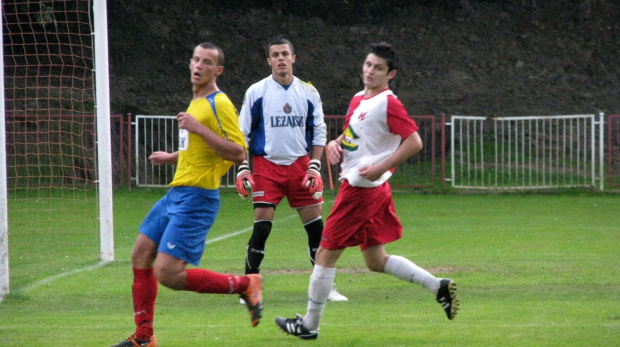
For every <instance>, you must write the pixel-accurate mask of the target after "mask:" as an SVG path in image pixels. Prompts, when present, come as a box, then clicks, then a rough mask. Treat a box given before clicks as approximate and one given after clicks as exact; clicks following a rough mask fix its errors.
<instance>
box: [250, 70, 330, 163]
mask: <svg viewBox="0 0 620 347" xmlns="http://www.w3.org/2000/svg"><path fill="white" fill-rule="evenodd" d="M239 126H240V127H241V131H242V132H243V134H244V135H245V140H246V141H247V143H248V147H249V150H250V153H251V154H252V155H257V156H262V157H264V158H265V159H267V160H269V161H271V162H273V163H275V164H278V165H290V164H291V163H293V162H294V161H295V160H296V159H297V158H299V157H302V156H304V155H307V154H308V152H309V151H310V148H311V147H312V146H325V141H326V131H325V122H324V120H323V106H322V105H321V97H320V96H319V92H318V91H317V90H316V88H314V87H313V86H312V85H311V84H309V83H306V82H303V81H302V80H300V79H298V78H297V77H295V76H293V82H292V83H291V84H290V85H289V86H282V85H281V84H279V83H278V82H276V81H275V80H274V79H273V77H272V76H271V75H270V76H268V77H267V78H264V79H263V80H261V81H259V82H257V83H255V84H253V85H252V86H250V88H248V90H247V91H246V93H245V97H244V98H243V106H242V107H241V113H240V115H239Z"/></svg>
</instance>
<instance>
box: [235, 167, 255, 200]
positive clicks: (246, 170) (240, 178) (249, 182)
mask: <svg viewBox="0 0 620 347" xmlns="http://www.w3.org/2000/svg"><path fill="white" fill-rule="evenodd" d="M236 184H237V194H239V196H240V197H241V199H243V200H245V199H247V198H248V196H250V192H248V190H250V189H252V187H253V186H254V178H253V177H252V173H251V172H250V166H249V165H248V161H247V160H244V161H243V163H242V164H241V165H239V168H238V169H237V182H236Z"/></svg>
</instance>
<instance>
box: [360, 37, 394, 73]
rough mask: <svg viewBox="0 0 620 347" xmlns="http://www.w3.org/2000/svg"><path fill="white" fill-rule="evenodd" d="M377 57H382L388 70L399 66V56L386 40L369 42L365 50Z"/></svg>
mask: <svg viewBox="0 0 620 347" xmlns="http://www.w3.org/2000/svg"><path fill="white" fill-rule="evenodd" d="M366 51H367V52H368V54H370V53H372V54H374V55H376V56H377V57H379V58H383V59H384V60H385V62H386V63H387V66H388V72H390V71H392V70H398V69H399V68H400V58H399V57H398V54H397V53H396V50H395V49H394V47H392V45H390V44H389V43H387V42H379V43H371V44H370V45H368V49H367V50H366Z"/></svg>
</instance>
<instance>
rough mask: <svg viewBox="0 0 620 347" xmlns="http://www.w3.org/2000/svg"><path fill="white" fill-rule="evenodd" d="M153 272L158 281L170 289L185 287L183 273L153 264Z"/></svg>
mask: <svg viewBox="0 0 620 347" xmlns="http://www.w3.org/2000/svg"><path fill="white" fill-rule="evenodd" d="M153 274H154V275H155V278H156V279H157V281H158V282H159V283H161V284H162V285H163V286H166V287H168V288H170V289H172V290H183V289H185V278H184V276H183V273H180V272H179V271H176V270H173V269H169V268H166V267H163V266H155V267H154V268H153Z"/></svg>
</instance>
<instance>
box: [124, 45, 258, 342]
mask: <svg viewBox="0 0 620 347" xmlns="http://www.w3.org/2000/svg"><path fill="white" fill-rule="evenodd" d="M223 62H224V53H223V51H222V49H221V48H220V47H218V46H217V45H214V44H212V43H202V44H200V45H198V46H196V48H195V49H194V53H193V56H192V59H191V60H190V64H189V69H190V71H191V75H190V79H191V83H192V86H193V98H192V101H191V103H190V105H189V107H188V108H187V111H186V112H180V113H179V114H178V115H177V120H178V122H179V149H178V151H176V152H174V153H167V152H154V153H153V154H151V156H150V157H149V159H150V160H151V162H152V163H153V164H155V165H164V164H174V163H176V164H177V168H176V172H175V174H174V179H173V180H172V182H171V183H170V186H171V188H170V190H169V191H168V193H167V194H166V195H165V196H164V197H163V198H162V199H161V200H159V201H158V202H157V203H156V204H155V206H153V208H152V209H151V211H150V212H149V214H148V215H147V216H146V218H145V219H144V221H143V222H142V224H141V225H140V229H139V231H140V233H139V234H138V238H137V240H136V243H135V246H134V248H133V252H132V254H131V264H132V266H133V274H134V279H133V286H132V294H133V307H134V320H135V324H136V330H135V333H134V334H133V335H132V336H130V337H129V338H127V339H126V340H123V341H121V342H119V343H118V344H116V345H114V346H117V347H128V346H157V345H158V343H157V339H156V338H155V335H154V334H153V318H154V317H153V316H154V309H155V299H156V297H157V288H158V283H161V284H163V285H164V286H166V287H168V288H171V289H174V290H186V291H193V292H198V293H217V294H239V295H240V296H241V298H243V300H244V301H245V303H246V305H247V307H248V310H249V311H250V318H251V323H252V326H256V325H258V323H259V320H260V318H261V309H262V277H261V275H259V274H252V275H246V276H234V275H227V274H221V273H216V272H213V271H209V270H206V269H200V268H191V269H187V264H188V263H190V264H193V265H196V266H197V265H199V262H200V258H201V257H202V253H203V251H204V245H205V240H206V238H207V234H208V232H209V229H210V228H211V226H212V225H213V222H214V220H215V217H216V215H217V212H218V210H219V207H220V197H219V191H218V186H219V182H220V178H221V177H222V175H224V174H225V173H226V172H227V171H228V169H230V167H231V166H232V165H233V163H241V162H243V160H245V152H246V145H245V140H244V137H243V134H242V133H241V131H240V130H239V124H238V119H237V118H238V116H237V110H236V109H235V107H234V106H233V104H232V102H231V101H230V99H229V98H228V96H226V94H224V93H223V92H221V91H220V90H219V88H218V87H217V84H216V80H217V77H218V76H219V75H221V74H222V72H223V71H224V66H223Z"/></svg>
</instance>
